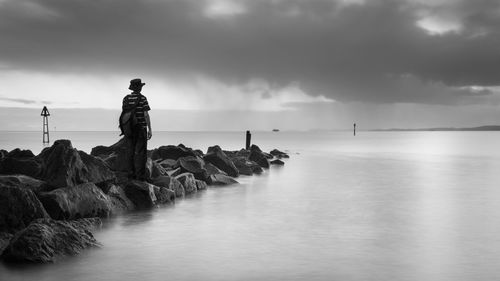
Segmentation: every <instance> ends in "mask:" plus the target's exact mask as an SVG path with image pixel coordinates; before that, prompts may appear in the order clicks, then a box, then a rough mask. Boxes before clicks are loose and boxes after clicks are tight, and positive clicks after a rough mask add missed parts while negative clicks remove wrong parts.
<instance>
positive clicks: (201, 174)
mask: <svg viewBox="0 0 500 281" xmlns="http://www.w3.org/2000/svg"><path fill="white" fill-rule="evenodd" d="M177 165H178V166H179V167H180V168H181V171H182V173H191V174H193V175H194V177H195V179H197V180H202V181H204V180H206V179H207V177H208V174H207V170H205V168H204V166H205V162H204V161H203V159H201V158H198V157H194V156H187V157H181V158H179V159H178V160H177Z"/></svg>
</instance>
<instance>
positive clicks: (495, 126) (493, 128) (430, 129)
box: [371, 125, 500, 132]
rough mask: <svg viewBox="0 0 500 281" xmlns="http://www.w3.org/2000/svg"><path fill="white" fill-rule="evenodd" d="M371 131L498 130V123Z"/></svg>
mask: <svg viewBox="0 0 500 281" xmlns="http://www.w3.org/2000/svg"><path fill="white" fill-rule="evenodd" d="M371 131H376V132H412V131H415V132H419V131H500V126H499V125H488V126H479V127H470V128H454V127H446V128H420V129H400V128H393V129H375V130H371Z"/></svg>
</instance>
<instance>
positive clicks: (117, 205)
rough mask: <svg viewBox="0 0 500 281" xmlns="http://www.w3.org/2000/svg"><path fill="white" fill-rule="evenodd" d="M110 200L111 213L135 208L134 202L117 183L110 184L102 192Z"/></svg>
mask: <svg viewBox="0 0 500 281" xmlns="http://www.w3.org/2000/svg"><path fill="white" fill-rule="evenodd" d="M104 193H105V194H106V195H107V196H108V198H109V200H110V202H111V213H112V214H118V213H123V212H126V211H131V210H134V209H135V205H134V203H132V201H130V199H128V197H127V195H126V194H125V190H123V188H122V187H121V186H119V185H114V184H112V185H110V186H109V188H107V190H106V191H105V192H104Z"/></svg>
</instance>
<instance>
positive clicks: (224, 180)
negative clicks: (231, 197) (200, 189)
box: [207, 174, 238, 185]
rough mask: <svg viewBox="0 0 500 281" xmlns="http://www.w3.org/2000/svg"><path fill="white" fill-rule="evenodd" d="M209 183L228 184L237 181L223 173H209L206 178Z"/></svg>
mask: <svg viewBox="0 0 500 281" xmlns="http://www.w3.org/2000/svg"><path fill="white" fill-rule="evenodd" d="M207 182H208V184H210V185H229V184H235V183H238V182H237V181H236V180H235V179H233V178H231V177H228V176H225V175H221V174H219V175H211V176H210V177H208V180H207Z"/></svg>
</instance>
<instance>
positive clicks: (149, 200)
mask: <svg viewBox="0 0 500 281" xmlns="http://www.w3.org/2000/svg"><path fill="white" fill-rule="evenodd" d="M123 189H124V190H125V194H126V195H127V197H128V198H129V199H130V201H132V203H134V206H135V207H136V208H138V209H146V208H151V207H153V206H154V205H156V201H157V198H156V194H155V187H154V185H152V184H149V183H147V182H143V181H137V180H133V181H129V182H128V183H127V184H126V185H125V186H124V187H123Z"/></svg>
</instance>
